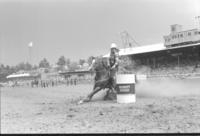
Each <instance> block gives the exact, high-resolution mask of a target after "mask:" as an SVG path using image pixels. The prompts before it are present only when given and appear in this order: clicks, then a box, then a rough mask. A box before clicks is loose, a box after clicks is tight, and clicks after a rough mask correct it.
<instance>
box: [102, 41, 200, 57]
mask: <svg viewBox="0 0 200 136" xmlns="http://www.w3.org/2000/svg"><path fill="white" fill-rule="evenodd" d="M197 45H200V43H196V44H188V45H183V46H177V47H170V48H167V47H165V45H164V44H163V43H157V44H151V45H144V46H140V47H133V48H124V49H120V50H119V55H120V56H123V55H134V54H141V53H147V52H155V51H161V50H170V49H176V48H184V47H189V46H197ZM108 56H109V53H108V54H106V55H104V56H103V57H108Z"/></svg>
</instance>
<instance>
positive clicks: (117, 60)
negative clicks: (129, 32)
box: [112, 54, 119, 68]
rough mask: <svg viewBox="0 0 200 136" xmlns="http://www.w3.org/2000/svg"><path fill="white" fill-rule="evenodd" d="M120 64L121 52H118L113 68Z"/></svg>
mask: <svg viewBox="0 0 200 136" xmlns="http://www.w3.org/2000/svg"><path fill="white" fill-rule="evenodd" d="M118 64H119V54H116V57H115V64H114V65H113V66H112V68H115V67H116V66H118Z"/></svg>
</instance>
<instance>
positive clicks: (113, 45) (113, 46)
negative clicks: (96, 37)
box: [110, 43, 118, 49]
mask: <svg viewBox="0 0 200 136" xmlns="http://www.w3.org/2000/svg"><path fill="white" fill-rule="evenodd" d="M110 48H111V49H112V48H115V49H118V48H117V45H116V44H115V43H112V44H111V45H110Z"/></svg>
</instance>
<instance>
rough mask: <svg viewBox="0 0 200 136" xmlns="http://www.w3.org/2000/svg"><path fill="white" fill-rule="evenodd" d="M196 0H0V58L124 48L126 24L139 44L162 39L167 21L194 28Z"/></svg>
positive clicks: (35, 58)
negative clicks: (30, 49)
mask: <svg viewBox="0 0 200 136" xmlns="http://www.w3.org/2000/svg"><path fill="white" fill-rule="evenodd" d="M197 15H200V0H0V62H1V63H3V64H8V65H16V64H18V63H19V62H27V61H29V57H28V53H29V52H28V44H29V43H30V42H31V41H32V42H33V47H32V63H33V64H38V62H39V61H40V60H41V59H43V58H44V57H45V58H47V60H48V61H49V62H50V63H51V64H54V63H55V62H56V61H57V60H58V58H59V57H60V56H61V55H64V56H65V57H66V58H70V59H71V60H78V59H80V58H83V59H85V58H87V57H88V56H91V55H94V56H97V55H103V54H107V53H108V51H109V47H110V44H111V43H112V42H114V43H116V44H117V45H118V46H119V47H120V48H122V47H123V46H122V42H121V37H120V32H122V31H124V30H127V31H128V32H129V34H130V35H131V36H132V37H133V38H134V39H135V40H136V41H137V42H138V43H140V44H141V45H146V44H147V45H148V44H153V43H160V42H163V35H167V34H169V32H170V25H171V24H181V25H183V29H184V30H187V29H192V28H195V27H196V26H195V19H194V17H195V16H197Z"/></svg>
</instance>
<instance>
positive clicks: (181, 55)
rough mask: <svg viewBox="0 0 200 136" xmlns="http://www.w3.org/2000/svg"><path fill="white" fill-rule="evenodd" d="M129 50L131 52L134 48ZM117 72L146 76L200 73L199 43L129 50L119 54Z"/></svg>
mask: <svg viewBox="0 0 200 136" xmlns="http://www.w3.org/2000/svg"><path fill="white" fill-rule="evenodd" d="M156 46H158V44H157V45H156ZM137 48H140V47H137ZM143 48H144V47H143ZM131 50H132V52H133V50H134V48H133V49H131ZM137 50H138V49H137ZM127 52H128V51H127ZM119 72H120V73H134V74H146V75H148V76H160V75H161V76H174V75H200V44H193V45H192V44H191V45H185V46H180V47H178V48H177V47H176V48H166V49H161V50H155V51H153V50H152V49H151V51H146V50H145V52H142V50H140V52H137V53H132V54H130V51H129V54H127V55H126V54H124V55H121V64H120V68H119Z"/></svg>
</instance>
